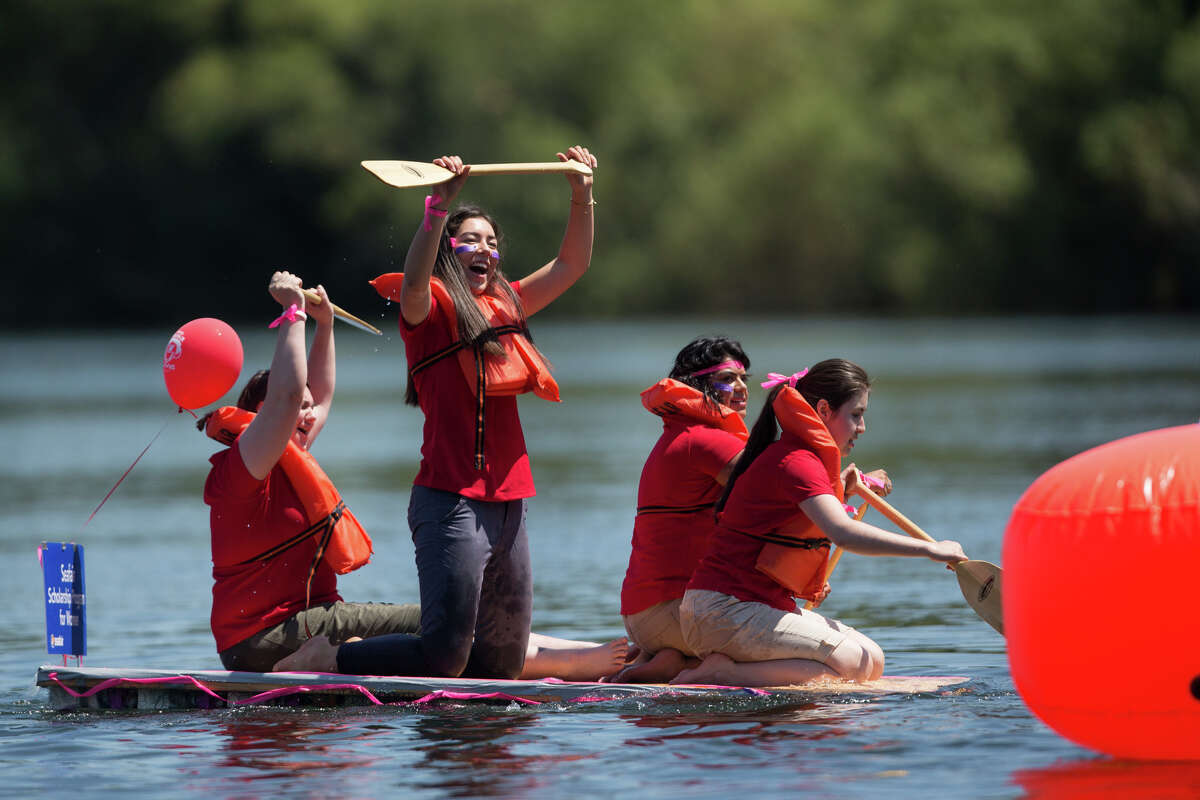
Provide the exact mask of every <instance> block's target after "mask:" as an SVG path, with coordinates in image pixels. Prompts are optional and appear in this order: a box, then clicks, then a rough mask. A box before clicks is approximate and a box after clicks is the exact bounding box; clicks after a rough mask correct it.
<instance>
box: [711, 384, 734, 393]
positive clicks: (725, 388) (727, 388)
mask: <svg viewBox="0 0 1200 800" xmlns="http://www.w3.org/2000/svg"><path fill="white" fill-rule="evenodd" d="M709 385H710V386H712V388H714V389H716V390H717V391H718V392H725V393H727V394H733V384H732V383H721V382H720V381H713V382H712V383H711V384H709Z"/></svg>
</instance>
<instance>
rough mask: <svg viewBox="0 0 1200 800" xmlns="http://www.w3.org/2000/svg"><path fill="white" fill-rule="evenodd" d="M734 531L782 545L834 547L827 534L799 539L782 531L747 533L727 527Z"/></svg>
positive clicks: (812, 548)
mask: <svg viewBox="0 0 1200 800" xmlns="http://www.w3.org/2000/svg"><path fill="white" fill-rule="evenodd" d="M726 529H727V530H731V531H733V532H734V533H740V534H741V535H742V536H749V537H750V538H751V539H757V540H758V541H760V542H768V543H770V544H777V545H780V546H782V547H794V548H797V549H800V550H820V549H821V548H822V547H832V546H833V542H832V541H830V540H829V539H828V538H827V537H825V536H819V537H813V538H804V539H797V538H795V537H794V536H787V535H785V534H782V533H747V532H746V531H739V530H738V529H737V528H728V527H727V528H726Z"/></svg>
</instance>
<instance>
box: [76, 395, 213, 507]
mask: <svg viewBox="0 0 1200 800" xmlns="http://www.w3.org/2000/svg"><path fill="white" fill-rule="evenodd" d="M182 410H183V409H180V411H182ZM192 416H193V417H194V416H196V415H195V414H192ZM169 422H170V420H169V419H168V420H167V421H166V422H164V423H163V425H162V427H161V428H159V429H158V433H156V434H154V438H153V439H151V440H150V442H149V444H147V445H146V447H145V448H144V449H143V450H142V452H140V453H138V457H137V458H135V459H134V460H133V463H132V464H130V465H129V469H127V470H125V472H123V473H122V474H121V477H119V478H117V482H116V483H114V484H113V487H112V488H111V489H109V490H108V494H106V495H104V499H103V500H101V501H100V505H98V506H96V508H95V509H94V510H93V511H92V513H91V514H90V515H89V516H88V518H87V520H86V521H85V522H84V523H83V525H81V526H80V528H81V529H82V528H86V527H87V526H88V522H91V521H92V517H94V516H96V514H97V513H99V511H100V507H101V506H103V505H104V504H105V503H107V502H108V498H110V497H112V496H113V492H115V491H116V490H117V487H118V486H120V485H121V481H123V480H125V476H126V475H128V474H129V473H130V472H133V468H134V467H136V466H137V463H138V462H139V461H141V460H142V456H144V455H146V451H147V450H149V449H150V445H152V444H154V443H155V442H156V441H157V440H158V437H159V436H161V435H162V432H163V431H165V430H166V429H167V423H169Z"/></svg>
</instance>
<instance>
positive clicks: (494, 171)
mask: <svg viewBox="0 0 1200 800" xmlns="http://www.w3.org/2000/svg"><path fill="white" fill-rule="evenodd" d="M470 166H471V174H472V175H556V174H562V175H565V174H566V173H568V172H574V173H577V174H579V175H591V174H592V168H591V167H589V166H588V165H587V164H582V163H580V162H578V161H574V160H569V161H543V162H533V163H526V164H520V163H518V164H471V165H470Z"/></svg>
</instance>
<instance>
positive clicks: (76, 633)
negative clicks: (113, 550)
mask: <svg viewBox="0 0 1200 800" xmlns="http://www.w3.org/2000/svg"><path fill="white" fill-rule="evenodd" d="M39 555H40V556H41V561H42V574H43V575H44V576H45V578H46V647H47V651H46V652H48V653H62V654H63V655H73V656H83V655H87V610H86V604H87V595H86V594H85V593H84V589H83V545H80V544H63V543H62V542H43V543H42V546H41V548H40V551H39Z"/></svg>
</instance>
